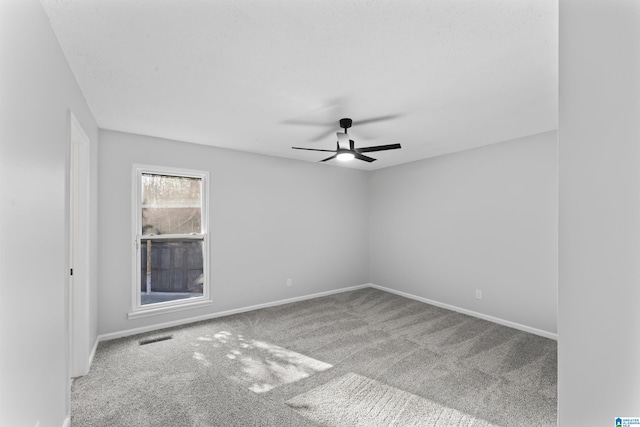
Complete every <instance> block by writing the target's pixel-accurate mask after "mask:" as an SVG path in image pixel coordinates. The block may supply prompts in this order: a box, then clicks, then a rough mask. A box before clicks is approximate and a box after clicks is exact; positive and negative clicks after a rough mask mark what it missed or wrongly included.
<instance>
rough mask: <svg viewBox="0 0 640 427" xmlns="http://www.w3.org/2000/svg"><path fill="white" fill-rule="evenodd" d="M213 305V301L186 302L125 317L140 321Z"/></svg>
mask: <svg viewBox="0 0 640 427" xmlns="http://www.w3.org/2000/svg"><path fill="white" fill-rule="evenodd" d="M210 305H213V301H211V300H205V301H202V300H201V301H194V302H187V303H184V304H178V305H170V306H167V307H155V308H144V309H141V310H138V311H132V312H130V313H128V314H127V317H128V318H129V320H131V319H140V318H142V317H149V316H155V315H158V314H167V313H173V312H176V311H182V310H191V309H194V308H201V307H207V306H210Z"/></svg>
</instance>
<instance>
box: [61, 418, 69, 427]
mask: <svg viewBox="0 0 640 427" xmlns="http://www.w3.org/2000/svg"><path fill="white" fill-rule="evenodd" d="M70 426H71V416H69V415H67V418H65V419H64V422H63V423H62V427H70Z"/></svg>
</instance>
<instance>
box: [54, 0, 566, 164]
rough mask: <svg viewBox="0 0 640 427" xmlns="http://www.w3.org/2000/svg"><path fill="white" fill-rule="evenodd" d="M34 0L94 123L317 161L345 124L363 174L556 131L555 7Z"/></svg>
mask: <svg viewBox="0 0 640 427" xmlns="http://www.w3.org/2000/svg"><path fill="white" fill-rule="evenodd" d="M42 3H43V5H44V8H45V11H46V12H47V14H48V16H49V18H50V20H51V24H52V27H53V29H54V31H55V33H56V35H57V37H58V40H59V41H60V44H61V46H62V48H63V50H64V52H65V55H66V56H67V59H68V60H69V63H70V66H71V68H72V70H73V72H74V73H75V75H76V78H77V80H78V83H79V85H80V87H81V89H82V91H83V92H84V94H85V96H86V99H87V102H88V103H89V106H90V108H91V110H92V112H93V114H94V116H95V118H96V120H97V123H98V126H99V127H101V128H104V129H113V130H119V131H125V132H132V133H138V134H144V135H151V136H157V137H162V138H170V139H177V140H182V141H188V142H195V143H200V144H207V145H212V146H217V147H227V148H232V149H237V150H244V151H250V152H256V153H262V154H268V155H275V156H282V157H290V158H295V159H301V160H307V161H318V160H320V159H322V158H324V157H327V156H326V155H325V154H327V153H319V152H310V151H298V150H292V149H291V146H303V147H310V148H320V149H334V148H335V145H336V139H337V138H336V136H335V134H334V133H329V132H332V131H333V132H337V131H339V130H340V129H339V127H338V120H339V119H340V118H342V117H350V118H352V119H353V120H354V126H353V128H352V129H350V131H349V133H350V135H351V138H352V139H354V140H355V142H356V146H357V147H358V146H369V145H382V144H393V143H401V144H402V149H401V150H394V151H384V152H379V153H371V156H372V157H375V158H377V159H378V160H377V161H376V162H373V163H371V164H367V163H365V162H361V161H353V162H350V163H340V162H337V161H332V162H333V163H335V164H338V163H339V164H341V165H345V166H348V167H357V168H360V169H376V168H381V167H387V166H391V165H395V164H400V163H404V162H409V161H413V160H417V159H421V158H426V157H432V156H436V155H440V154H444V153H450V152H455V151H459V150H464V149H468V148H472V147H477V146H481V145H485V144H491V143H495V142H500V141H505V140H508V139H513V138H518V137H522V136H526V135H531V134H535V133H539V132H544V131H548V130H552V129H556V128H557V98H558V93H557V80H558V76H557V74H558V4H557V0H416V1H414V0H375V1H373V0H367V1H365V0H348V1H345V0H340V1H337V0H317V1H310V0H126V1H124V0H43V1H42ZM380 116H398V117H396V118H394V119H392V120H386V121H382V122H377V123H369V124H364V125H361V126H358V125H357V121H358V120H364V119H369V118H374V117H380ZM309 123H310V124H309ZM322 134H324V135H325V136H324V137H323V138H320V139H319V140H317V138H318V137H319V136H320V135H322ZM329 154H330V153H329Z"/></svg>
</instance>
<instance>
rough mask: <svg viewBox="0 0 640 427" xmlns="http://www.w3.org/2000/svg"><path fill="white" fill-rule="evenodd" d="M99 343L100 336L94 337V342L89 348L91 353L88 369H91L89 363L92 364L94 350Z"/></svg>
mask: <svg viewBox="0 0 640 427" xmlns="http://www.w3.org/2000/svg"><path fill="white" fill-rule="evenodd" d="M99 343H100V337H96V342H94V343H93V348H92V349H91V354H89V364H88V365H87V366H89V370H91V365H92V364H93V358H94V357H95V355H96V350H98V344H99Z"/></svg>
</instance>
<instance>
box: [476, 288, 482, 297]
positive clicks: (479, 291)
mask: <svg viewBox="0 0 640 427" xmlns="http://www.w3.org/2000/svg"><path fill="white" fill-rule="evenodd" d="M476 298H477V299H482V291H481V290H480V289H476Z"/></svg>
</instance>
